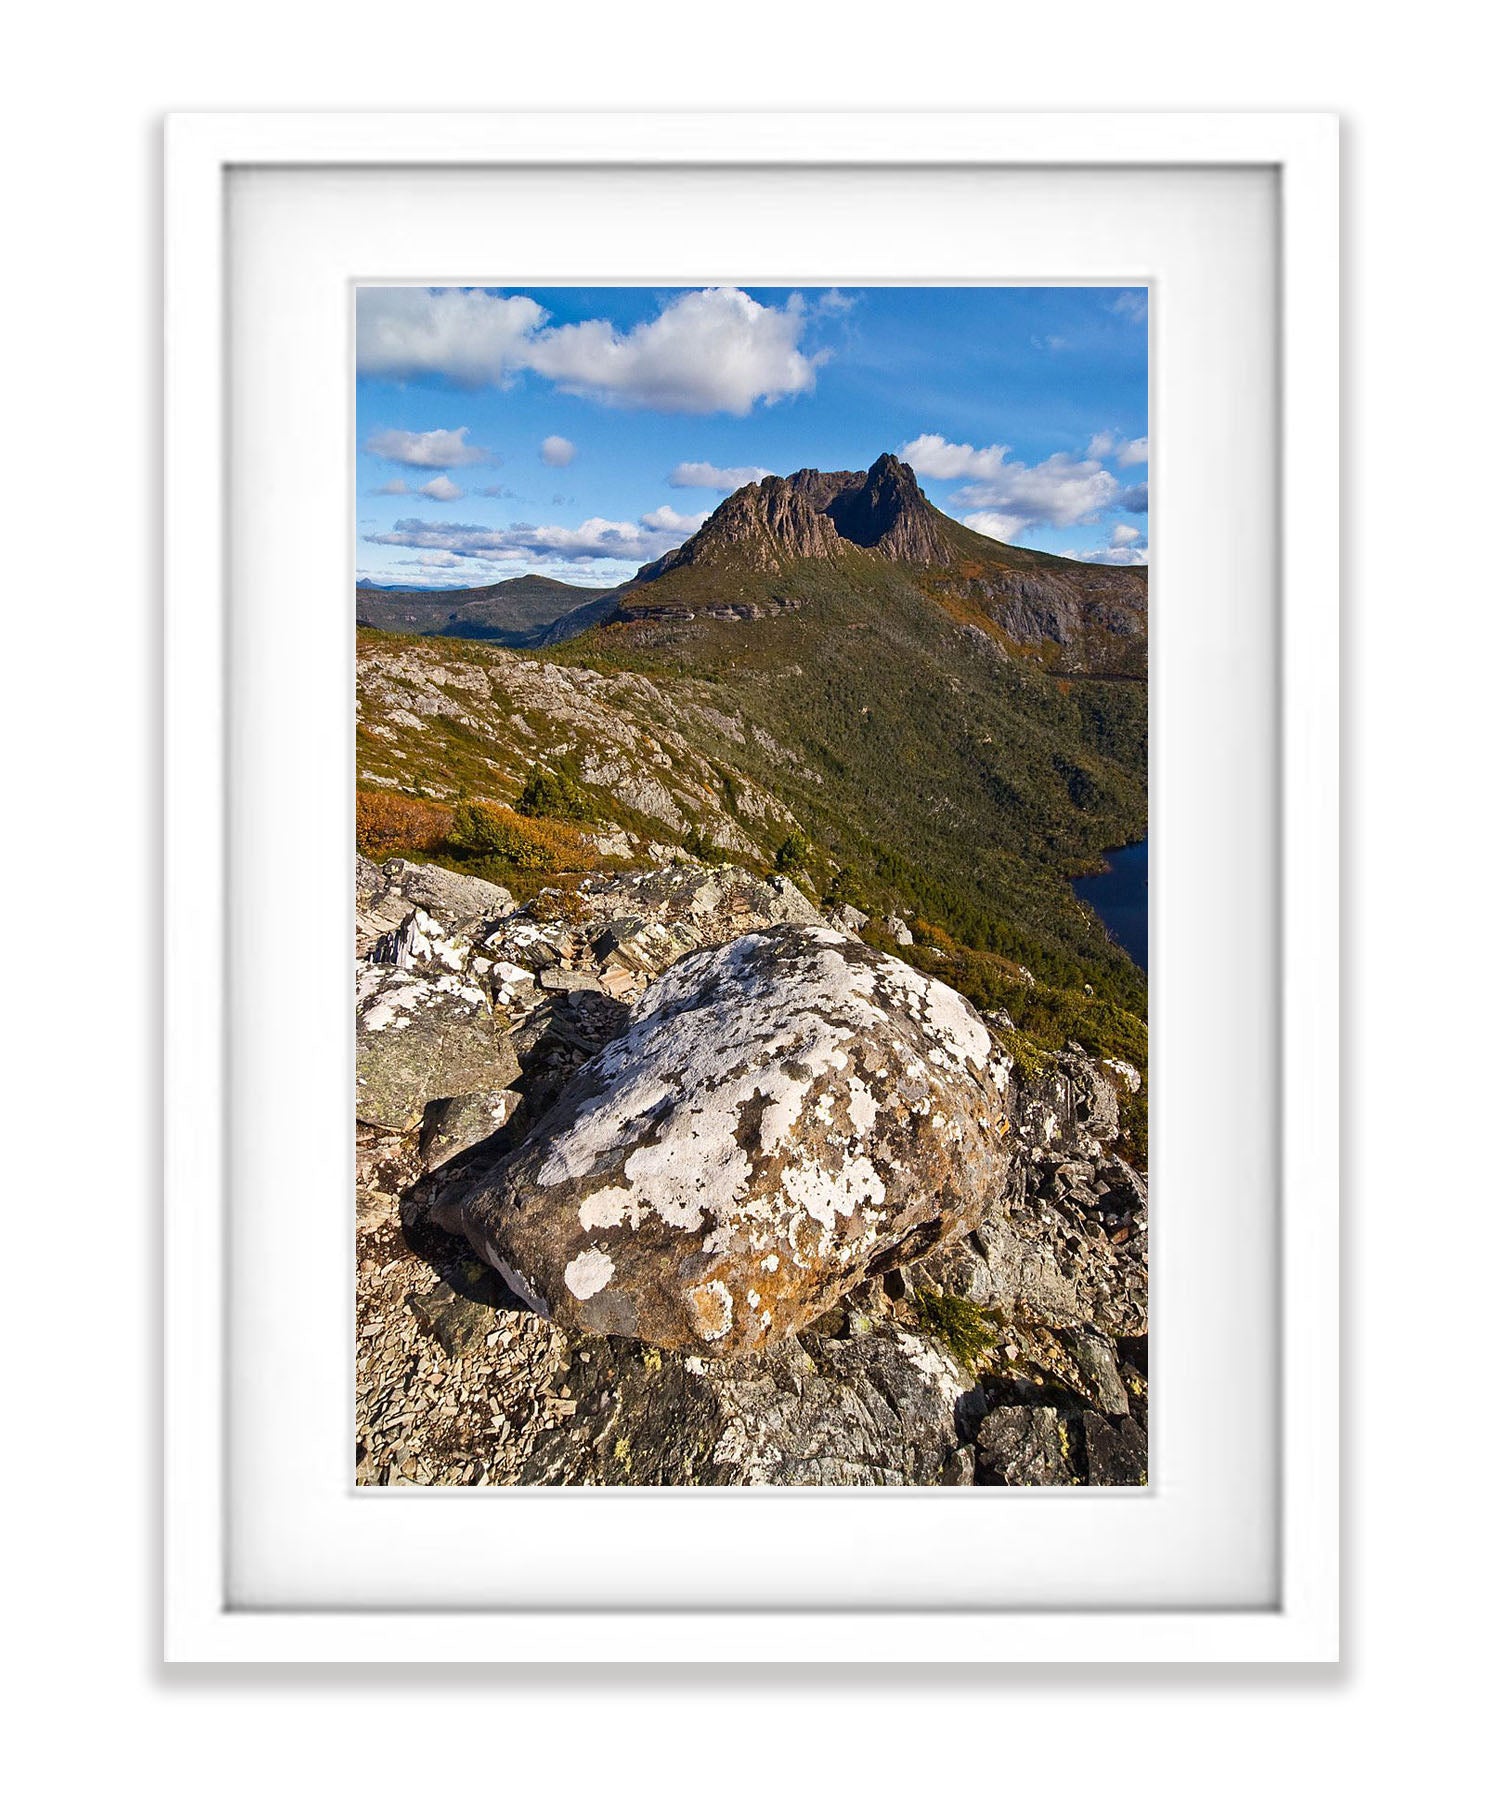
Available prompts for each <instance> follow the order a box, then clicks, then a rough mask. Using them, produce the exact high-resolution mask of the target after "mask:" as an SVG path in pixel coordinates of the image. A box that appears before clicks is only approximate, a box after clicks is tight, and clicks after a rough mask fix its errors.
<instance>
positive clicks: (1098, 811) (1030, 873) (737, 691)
mask: <svg viewBox="0 0 1500 1800" xmlns="http://www.w3.org/2000/svg"><path fill="white" fill-rule="evenodd" d="M774 585H775V586H776V588H777V597H779V598H782V599H787V600H791V601H792V602H793V603H794V608H793V609H788V610H784V611H779V612H777V613H775V614H774V615H770V616H766V617H763V618H760V619H756V620H751V621H729V620H719V619H707V618H703V617H701V616H695V617H694V618H693V619H692V620H691V621H680V620H672V619H660V620H656V619H642V620H640V621H639V622H636V623H633V624H615V625H609V626H605V627H602V628H600V629H597V630H595V631H593V632H590V633H586V634H585V635H584V636H582V637H579V638H577V639H575V640H573V641H572V642H571V643H569V644H566V645H563V646H560V647H559V648H558V649H557V650H556V651H555V652H554V653H553V654H554V655H555V656H556V658H557V660H558V661H559V662H561V663H564V664H571V665H575V666H584V667H590V668H594V669H599V670H633V671H636V672H638V673H640V674H643V675H645V676H647V677H649V678H650V679H651V680H652V681H653V682H654V683H655V684H656V685H658V686H660V687H661V688H663V689H664V690H669V689H670V686H671V684H672V683H674V682H678V681H687V682H692V683H694V684H696V685H697V686H698V687H700V688H701V687H707V688H708V689H710V690H711V691H713V692H714V693H716V694H717V696H718V699H717V702H716V705H715V709H716V710H717V711H718V712H719V713H720V714H722V715H723V716H725V717H728V718H732V719H735V720H737V721H740V722H742V724H743V726H744V728H745V729H744V741H743V742H742V743H740V742H730V741H726V740H725V739H724V738H722V737H721V738H720V739H719V740H718V741H717V742H716V743H715V742H709V741H706V740H705V739H704V734H703V732H702V727H701V724H700V725H699V726H698V729H697V735H698V737H699V739H700V741H702V742H704V747H705V748H706V749H708V750H709V751H710V752H711V753H712V754H715V755H716V756H717V757H719V758H720V759H723V760H724V761H726V762H729V761H731V760H732V763H733V766H734V767H735V768H736V769H738V770H739V771H742V772H743V773H744V774H745V775H748V776H750V777H752V778H753V779H754V780H755V781H756V782H757V783H759V784H761V785H763V786H764V787H765V788H767V789H768V790H769V791H770V792H772V793H774V794H776V795H778V797H780V798H782V799H783V800H785V801H786V802H787V803H788V805H789V806H790V807H791V809H792V810H793V811H794V812H795V813H796V815H797V817H798V819H799V821H800V823H801V826H802V829H803V830H804V831H805V833H806V835H807V837H808V839H809V840H810V843H811V845H812V847H813V848H812V853H811V854H810V856H809V859H808V864H809V874H810V875H811V876H812V877H813V885H814V886H815V887H816V886H821V887H822V888H823V890H824V893H823V894H820V896H819V897H820V898H821V897H824V896H825V895H831V896H832V897H835V898H845V899H849V900H851V901H852V902H853V903H854V904H856V905H859V906H860V907H861V908H862V909H863V910H866V911H872V912H874V913H876V914H877V916H879V915H882V914H884V913H885V912H887V911H889V910H890V909H891V908H892V907H897V908H910V909H911V910H912V911H913V912H914V913H915V914H916V915H917V917H918V918H919V919H921V920H922V921H924V922H926V923H927V924H928V925H930V926H932V927H935V928H936V933H944V934H946V935H947V936H948V937H951V938H952V939H953V940H954V941H955V943H956V944H957V945H960V946H965V947H967V948H968V949H970V950H972V951H975V952H980V953H990V954H993V955H998V956H999V957H1001V958H1003V959H1007V960H1009V961H1010V962H1012V963H1015V964H1020V965H1023V966H1024V967H1025V968H1026V969H1027V970H1029V971H1030V973H1031V974H1032V975H1033V976H1034V977H1035V978H1036V979H1037V981H1038V982H1041V983H1044V984H1046V985H1047V986H1049V987H1053V988H1057V989H1060V990H1063V991H1065V992H1068V993H1076V994H1077V995H1078V996H1079V998H1080V1000H1082V999H1083V998H1084V997H1083V995H1082V989H1083V987H1084V985H1085V984H1088V985H1090V986H1092V987H1093V988H1094V989H1095V994H1096V997H1098V998H1099V999H1100V1001H1101V1002H1102V1003H1108V1002H1112V1003H1114V1004H1117V1005H1118V1006H1119V1007H1120V1008H1122V1009H1123V1010H1124V1012H1125V1013H1127V1014H1128V1015H1130V1016H1131V1017H1132V1018H1134V1019H1136V1020H1139V1019H1141V1018H1142V1017H1143V1016H1144V1011H1145V993H1146V985H1145V978H1144V976H1143V975H1142V974H1141V973H1140V971H1139V970H1138V969H1136V967H1135V965H1134V964H1133V963H1131V962H1130V960H1129V959H1128V958H1127V957H1126V956H1125V955H1124V953H1123V952H1122V951H1120V950H1119V949H1118V948H1117V947H1116V946H1114V945H1113V944H1112V943H1110V942H1109V940H1108V939H1107V938H1106V936H1105V934H1104V932H1103V930H1102V928H1101V927H1100V925H1099V923H1098V920H1097V919H1096V917H1095V916H1094V914H1093V913H1092V912H1091V911H1089V909H1088V908H1086V907H1084V906H1083V905H1081V904H1080V903H1079V902H1078V901H1077V900H1076V899H1075V897H1074V895H1073V893H1072V890H1071V888H1070V887H1069V885H1068V877H1069V876H1070V875H1073V874H1076V873H1078V872H1080V871H1081V870H1083V869H1085V868H1087V867H1089V866H1091V865H1093V864H1094V863H1095V862H1096V861H1097V859H1098V857H1099V854H1100V853H1101V852H1102V851H1103V850H1105V849H1107V848H1109V847H1110V846H1112V845H1115V844H1121V843H1126V842H1130V841H1132V840H1134V839H1136V838H1139V837H1140V836H1141V835H1142V833H1143V832H1144V830H1145V827H1146V690H1145V684H1144V682H1140V681H1134V680H1119V679H1095V678H1090V677H1079V676H1073V677H1066V678H1059V677H1056V676H1053V675H1051V674H1049V673H1048V672H1047V671H1046V669H1045V668H1044V667H1042V666H1039V665H1038V664H1036V663H1034V662H1031V661H1029V660H1028V659H1026V658H1024V657H1020V656H1017V655H1015V654H1013V653H1011V652H1010V651H1008V650H1007V648H1006V647H1005V645H1004V643H1003V642H1002V641H1000V637H999V634H993V635H992V634H991V633H990V632H987V631H985V630H983V629H980V628H978V627H976V626H975V625H973V624H971V623H960V622H959V621H958V620H957V619H955V618H954V617H952V616H951V614H950V613H949V612H947V611H946V610H945V609H944V608H942V607H941V606H939V605H935V604H934V602H933V600H932V598H931V597H930V596H929V595H928V594H927V593H925V592H924V591H923V590H922V589H921V588H920V587H918V586H917V585H915V583H914V582H913V581H912V580H911V579H910V578H909V577H908V576H906V575H905V574H904V573H903V572H902V571H900V570H898V569H896V568H893V567H891V566H890V565H880V564H878V562H877V560H876V559H875V558H873V557H868V558H861V559H860V566H859V567H857V568H850V567H848V566H847V565H845V564H839V565H824V564H808V565H805V566H804V567H803V568H801V569H799V570H797V571H794V572H787V573H783V574H781V575H779V576H778V577H777V578H776V581H775V583H774ZM746 591H747V590H743V589H742V590H741V592H742V596H743V594H744V593H745V592H746ZM678 597H679V598H680V597H681V594H680V592H679V595H678ZM700 717H701V708H700ZM936 933H934V934H933V935H934V941H935V943H936V944H937V946H938V947H940V948H944V947H946V946H944V945H943V943H942V939H941V938H940V937H937V935H936ZM952 954H953V953H952V950H951V949H950V951H949V955H950V958H951V956H952ZM913 960H917V961H921V960H922V958H921V957H920V956H916V957H914V958H913ZM968 960H969V961H970V963H971V964H972V967H971V968H969V969H968V970H967V971H964V972H962V973H961V978H960V979H959V980H957V981H955V985H959V986H961V987H965V988H966V989H967V990H968V991H969V992H970V993H971V997H974V998H976V999H979V1000H980V1001H981V1002H982V1003H988V1004H992V1005H993V1004H1005V1003H1009V1004H1011V1005H1012V1010H1015V1006H1016V1005H1017V1004H1019V1005H1020V1006H1021V1009H1022V1010H1023V1011H1025V1010H1028V1008H1027V996H1026V994H1025V992H1024V989H1025V983H1024V981H1021V982H1020V983H1019V986H1020V988H1021V990H1022V991H1021V992H1019V993H1018V992H1017V982H1016V981H1015V980H1013V979H1010V978H1008V977H1007V975H1006V973H1005V972H1004V971H1003V970H1001V969H999V968H994V969H986V967H985V965H984V963H983V961H982V958H970V959H968ZM933 972H939V970H938V968H937V966H936V965H934V966H933ZM946 978H947V979H949V980H954V975H953V973H952V972H951V970H950V971H949V972H947V974H946ZM1113 1030H1114V1033H1115V1036H1116V1040H1117V1042H1118V1043H1119V1044H1120V1045H1121V1047H1122V1048H1123V1043H1124V1041H1126V1040H1131V1041H1133V1042H1134V1048H1135V1051H1136V1054H1137V1055H1140V1054H1141V1053H1142V1051H1143V1048H1144V1044H1143V1040H1142V1039H1138V1038H1137V1037H1136V1034H1135V1033H1134V1032H1133V1031H1132V1030H1131V1029H1130V1025H1129V1020H1127V1019H1122V1020H1119V1021H1115V1022H1114V1025H1113ZM1086 1035H1092V1034H1087V1033H1086Z"/></svg>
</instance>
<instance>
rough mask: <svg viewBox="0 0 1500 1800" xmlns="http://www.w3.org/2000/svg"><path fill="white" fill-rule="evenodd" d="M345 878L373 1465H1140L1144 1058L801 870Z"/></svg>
mask: <svg viewBox="0 0 1500 1800" xmlns="http://www.w3.org/2000/svg"><path fill="white" fill-rule="evenodd" d="M356 883H357V892H358V899H359V905H360V918H359V932H358V943H359V946H360V954H359V958H358V960H357V963H356V986H357V989H358V991H359V994H360V996H361V999H360V1005H359V1020H358V1030H359V1033H360V1044H361V1050H360V1055H361V1070H362V1073H363V1075H364V1079H365V1087H364V1089H363V1090H362V1093H363V1095H364V1097H363V1098H362V1100H361V1102H360V1108H361V1116H362V1123H361V1124H360V1127H359V1153H358V1158H357V1168H358V1174H359V1181H360V1193H359V1205H358V1212H357V1218H358V1238H357V1242H358V1244H359V1246H360V1250H359V1283H358V1296H359V1315H358V1316H359V1325H358V1331H359V1340H358V1341H359V1350H358V1366H359V1385H358V1391H357V1408H356V1417H357V1424H358V1445H359V1447H358V1453H357V1454H358V1472H357V1479H358V1480H359V1481H360V1482H362V1483H365V1482H381V1483H383V1482H445V1483H448V1482H452V1483H474V1482H478V1483H490V1482H506V1483H511V1482H549V1483H552V1482H556V1483H567V1484H570V1485H571V1484H580V1483H582V1484H607V1483H631V1484H636V1483H645V1484H650V1483H668V1484H679V1483H694V1484H726V1483H728V1484H742V1483H762V1482H775V1483H778V1484H838V1485H886V1484H892V1483H944V1484H959V1485H967V1484H970V1483H978V1484H981V1485H983V1484H995V1485H1038V1484H1064V1485H1074V1484H1079V1483H1089V1484H1095V1485H1101V1484H1102V1485H1111V1484H1114V1485H1119V1484H1124V1485H1133V1484H1136V1483H1139V1482H1141V1481H1144V1480H1145V1479H1146V1475H1147V1460H1146V1424H1147V1416H1146V1415H1147V1358H1146V1323H1147V1314H1146V1259H1147V1242H1148V1238H1147V1230H1148V1197H1147V1187H1146V1182H1145V1178H1144V1176H1143V1175H1142V1174H1141V1173H1140V1172H1139V1171H1138V1170H1136V1169H1135V1168H1133V1167H1131V1166H1130V1164H1128V1163H1127V1162H1126V1161H1124V1160H1123V1158H1122V1157H1121V1156H1120V1155H1119V1154H1118V1150H1117V1146H1118V1145H1119V1143H1120V1142H1121V1141H1122V1140H1121V1137H1120V1126H1121V1113H1122V1108H1123V1107H1124V1105H1125V1103H1126V1102H1127V1101H1128V1100H1129V1099H1130V1098H1131V1097H1132V1095H1133V1094H1134V1093H1135V1092H1136V1090H1137V1089H1138V1088H1139V1086H1140V1077H1139V1075H1138V1074H1137V1072H1136V1071H1135V1070H1134V1069H1132V1068H1130V1067H1129V1066H1128V1065H1127V1064H1125V1063H1123V1062H1120V1061H1106V1062H1099V1061H1096V1060H1094V1059H1093V1058H1091V1057H1089V1056H1087V1055H1086V1054H1085V1053H1084V1052H1083V1051H1082V1050H1080V1049H1079V1048H1078V1047H1077V1046H1071V1047H1069V1048H1068V1049H1066V1050H1064V1051H1062V1052H1060V1053H1058V1054H1056V1055H1052V1056H1043V1057H1041V1058H1040V1059H1038V1058H1037V1057H1036V1056H1035V1055H1031V1056H1028V1058H1027V1061H1026V1067H1025V1070H1024V1072H1023V1070H1022V1069H1021V1068H1018V1067H1015V1066H1012V1065H1010V1063H1009V1058H1008V1057H1007V1056H1005V1055H1003V1054H1002V1053H1001V1051H1000V1046H1001V1045H1002V1044H1003V1043H1005V1042H1007V1041H1008V1039H1009V1034H1010V1032H1011V1031H1012V1029H1013V1028H1012V1027H1011V1025H1010V1021H1009V1020H1008V1019H1006V1018H1005V1017H1004V1016H1003V1015H998V1014H997V1015H988V1016H986V1017H984V1018H981V1017H980V1016H978V1015H976V1014H974V1013H973V1012H972V1011H971V1009H969V1008H968V1006H967V1003H965V1002H963V1001H962V1000H960V999H959V998H958V997H957V996H956V995H954V994H952V993H951V992H950V991H949V990H947V989H946V988H943V987H941V985H940V984H938V983H935V982H930V981H928V980H927V979H926V978H924V977H922V976H920V975H918V974H917V973H916V972H915V971H913V970H911V969H910V968H909V967H908V966H907V965H905V964H904V963H901V962H899V961H896V960H895V959H893V958H886V957H882V956H880V955H878V954H877V953H876V952H874V951H873V950H871V949H870V948H868V947H867V946H865V945H864V944H862V943H860V942H859V941H857V940H855V939H852V938H851V937H849V936H847V935H842V934H840V933H839V932H836V931H834V930H833V929H830V928H829V925H828V924H827V923H825V922H824V921H822V920H820V918H819V915H818V914H817V913H816V911H815V910H814V909H813V908H812V906H811V905H810V903H809V902H808V901H807V900H806V898H805V897H804V896H803V895H802V894H801V893H800V891H799V890H798V889H797V888H796V887H795V886H794V885H793V884H792V883H791V882H788V881H783V880H779V879H778V880H773V881H769V882H768V881H761V880H758V879H757V878H755V877H754V876H751V875H748V874H746V873H745V872H744V871H741V870H737V869H733V868H706V867H702V866H692V865H681V866H677V867H672V868H665V869H657V870H652V871H642V872H637V873H634V874H627V875H616V876H593V877H589V878H587V879H586V880H584V881H582V882H580V883H578V884H577V886H576V888H575V889H574V890H573V891H571V892H570V893H567V894H561V893H557V894H550V895H549V894H545V893H544V894H543V895H541V896H539V897H538V898H537V899H536V900H534V901H532V902H530V903H529V904H528V905H526V906H521V907H518V906H516V905H515V903H514V900H513V898H512V896H511V895H509V894H508V893H507V892H506V891H505V890H504V889H503V888H497V887H494V886H493V885H491V884H488V883H484V882H474V881H472V879H471V878H469V877H465V876H462V875H455V874H453V873H452V872H450V871H446V870H441V869H438V868H436V867H434V866H432V865H421V864H415V863H390V864H387V865H385V866H384V867H383V868H377V867H375V866H374V865H372V864H361V865H360V867H359V868H358V870H357V876H356ZM852 922H853V921H852V920H846V919H841V920H840V924H841V925H842V926H843V927H844V932H845V933H847V931H848V929H849V926H850V925H851V924H852ZM632 1003H633V1005H632ZM400 1019H404V1020H405V1021H406V1022H405V1023H404V1024H398V1023H397V1021H398V1020H400ZM840 1059H842V1061H840ZM372 1077H373V1079H372ZM695 1107H696V1108H698V1110H697V1111H694V1108H695ZM372 1115H378V1116H372ZM726 1125H727V1126H728V1129H725V1126H726ZM695 1132H696V1133H697V1136H695V1135H694V1133H695ZM636 1159H639V1161H637V1160H636ZM877 1183H878V1187H877V1185H876V1184H877ZM700 1184H701V1185H700ZM673 1218H675V1219H676V1220H677V1221H679V1222H677V1223H674V1222H672V1221H673ZM694 1221H696V1222H694ZM471 1238H473V1240H474V1242H473V1243H471V1241H470V1240H471ZM475 1244H477V1245H478V1246H480V1247H481V1248H485V1249H486V1250H487V1251H488V1250H489V1249H494V1250H495V1252H496V1254H495V1255H494V1256H493V1257H492V1258H491V1259H490V1260H488V1261H481V1260H480V1258H479V1256H478V1255H477V1254H476V1249H475ZM507 1252H508V1254H507ZM512 1259H514V1260H512ZM528 1259H529V1260H528ZM605 1259H607V1260H608V1262H609V1264H610V1270H609V1274H608V1278H607V1279H606V1280H604V1281H603V1282H602V1284H601V1285H598V1286H597V1287H596V1286H594V1285H593V1284H594V1282H595V1280H596V1279H597V1277H599V1276H600V1275H601V1274H602V1273H603V1262H604V1260H605ZM771 1259H774V1260H775V1267H773V1268H770V1269H767V1268H765V1267H764V1266H763V1265H764V1264H765V1263H766V1262H768V1261H770V1260H771ZM799 1259H800V1261H799ZM497 1265H502V1266H504V1267H505V1268H507V1269H508V1270H509V1271H510V1277H509V1279H507V1280H502V1278H501V1275H500V1273H499V1272H498V1269H497ZM570 1269H571V1271H572V1275H573V1280H572V1282H571V1284H570V1282H569V1280H568V1275H569V1271H570ZM752 1279H753V1280H754V1283H755V1285H754V1286H753V1288H752V1286H751V1282H752ZM715 1283H719V1284H722V1288H723V1290H724V1291H723V1293H722V1294H721V1293H720V1292H719V1291H718V1289H717V1288H716V1287H715V1286H714V1284H715ZM579 1288H583V1289H588V1290H591V1291H588V1292H584V1293H579V1292H578V1291H577V1290H578V1289H579ZM523 1289H524V1290H527V1291H529V1292H530V1294H531V1297H532V1299H533V1300H536V1301H539V1302H540V1303H541V1306H542V1307H543V1308H544V1309H545V1310H546V1312H547V1313H550V1314H551V1317H546V1316H544V1314H543V1311H539V1310H536V1309H535V1308H534V1307H533V1306H531V1305H528V1304H527V1303H526V1301H525V1300H524V1299H523V1298H521V1297H519V1296H520V1290H523ZM752 1293H753V1296H754V1299H753V1300H752ZM767 1314H769V1320H770V1322H769V1324H768V1323H767V1322H766V1318H765V1316H764V1315H767ZM757 1328H758V1329H757ZM601 1333H602V1334H601ZM715 1334H717V1335H715ZM653 1336H654V1337H655V1339H656V1340H658V1341H651V1340H652V1338H653Z"/></svg>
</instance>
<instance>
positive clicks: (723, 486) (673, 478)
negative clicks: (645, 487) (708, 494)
mask: <svg viewBox="0 0 1500 1800" xmlns="http://www.w3.org/2000/svg"><path fill="white" fill-rule="evenodd" d="M773 472H774V471H772V470H771V469H762V468H757V467H756V466H754V465H753V464H750V463H746V464H745V465H744V466H743V467H742V468H738V469H721V468H719V467H718V466H717V465H716V464H714V463H711V462H680V463H678V465H677V467H676V468H675V469H673V471H672V473H671V474H670V475H669V476H668V477H667V485H668V486H669V487H674V488H712V489H713V490H714V491H715V492H716V493H720V494H732V493H733V492H734V490H735V489H736V488H742V487H747V486H748V485H749V484H750V483H751V482H752V481H764V480H765V478H766V477H767V475H770V474H772V473H773Z"/></svg>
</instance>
